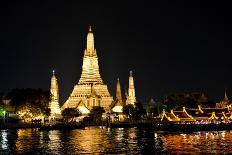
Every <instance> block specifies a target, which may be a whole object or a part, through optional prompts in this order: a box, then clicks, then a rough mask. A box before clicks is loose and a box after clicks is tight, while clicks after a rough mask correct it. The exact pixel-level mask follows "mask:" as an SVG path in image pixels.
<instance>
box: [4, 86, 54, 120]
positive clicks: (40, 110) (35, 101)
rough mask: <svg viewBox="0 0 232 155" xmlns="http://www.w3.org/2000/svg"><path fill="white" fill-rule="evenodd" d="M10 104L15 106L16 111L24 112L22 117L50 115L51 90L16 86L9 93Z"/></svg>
mask: <svg viewBox="0 0 232 155" xmlns="http://www.w3.org/2000/svg"><path fill="white" fill-rule="evenodd" d="M7 97H8V98H9V99H10V105H11V106H13V107H15V113H20V114H22V117H24V114H25V117H31V118H33V117H36V116H41V115H42V116H44V117H48V116H49V115H50V109H49V102H50V100H51V94H50V91H43V90H42V89H32V88H22V89H19V88H16V89H13V90H12V91H11V92H9V93H8V95H7Z"/></svg>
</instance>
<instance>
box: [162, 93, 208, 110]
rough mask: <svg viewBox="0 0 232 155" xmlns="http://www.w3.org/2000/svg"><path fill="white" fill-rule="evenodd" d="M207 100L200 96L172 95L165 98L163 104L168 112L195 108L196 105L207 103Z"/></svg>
mask: <svg viewBox="0 0 232 155" xmlns="http://www.w3.org/2000/svg"><path fill="white" fill-rule="evenodd" d="M207 102H208V101H207V98H206V97H205V96H204V95H200V94H195V95H194V94H172V95H169V96H167V97H166V100H165V102H164V104H165V105H166V106H167V109H166V110H168V111H170V110H171V109H173V110H180V109H182V107H188V108H197V107H198V105H204V104H205V103H207Z"/></svg>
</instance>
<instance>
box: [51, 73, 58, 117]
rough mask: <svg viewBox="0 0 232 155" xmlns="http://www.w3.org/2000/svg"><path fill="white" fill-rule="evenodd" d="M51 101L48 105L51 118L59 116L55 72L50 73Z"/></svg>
mask: <svg viewBox="0 0 232 155" xmlns="http://www.w3.org/2000/svg"><path fill="white" fill-rule="evenodd" d="M50 92H51V95H52V96H51V101H50V103H49V108H50V109H51V116H52V115H54V114H61V110H60V106H59V88H58V82H57V78H56V76H55V71H54V70H53V71H52V77H51V88H50Z"/></svg>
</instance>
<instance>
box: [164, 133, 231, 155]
mask: <svg viewBox="0 0 232 155" xmlns="http://www.w3.org/2000/svg"><path fill="white" fill-rule="evenodd" d="M160 136H161V139H162V142H163V147H164V149H165V150H167V151H168V152H170V153H177V154H178V153H184V154H185V153H186V154H196V153H198V154H212V153H213V154H224V153H226V154H229V153H232V147H231V146H232V133H231V132H229V131H215V132H196V133H192V134H178V133H175V134H170V133H169V134H163V135H160Z"/></svg>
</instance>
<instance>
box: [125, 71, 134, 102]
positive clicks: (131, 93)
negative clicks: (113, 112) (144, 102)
mask: <svg viewBox="0 0 232 155" xmlns="http://www.w3.org/2000/svg"><path fill="white" fill-rule="evenodd" d="M135 102H136V97H135V86H134V78H133V74H132V71H130V76H129V88H128V96H127V100H126V104H132V105H134V104H135Z"/></svg>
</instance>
